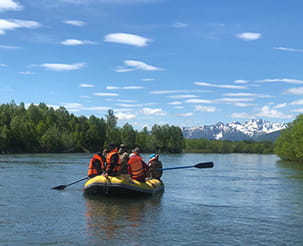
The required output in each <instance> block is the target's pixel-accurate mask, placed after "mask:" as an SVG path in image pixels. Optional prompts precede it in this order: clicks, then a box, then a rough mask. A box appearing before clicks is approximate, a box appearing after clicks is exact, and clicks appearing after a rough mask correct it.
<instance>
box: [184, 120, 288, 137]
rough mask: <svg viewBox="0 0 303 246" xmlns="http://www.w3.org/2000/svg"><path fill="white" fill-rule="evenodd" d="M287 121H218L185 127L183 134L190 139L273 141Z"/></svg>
mask: <svg viewBox="0 0 303 246" xmlns="http://www.w3.org/2000/svg"><path fill="white" fill-rule="evenodd" d="M286 127H287V124H285V123H272V122H270V121H265V120H262V119H260V120H249V121H246V122H244V123H240V122H232V123H227V124H224V123H222V122H218V123H217V124H215V125H204V126H199V127H184V128H183V129H182V131H183V136H184V137H185V138H189V139H196V138H206V139H209V140H230V141H243V140H255V141H258V140H271V141H273V140H274V139H275V138H276V137H277V136H278V135H279V133H280V131H281V130H282V129H285V128H286Z"/></svg>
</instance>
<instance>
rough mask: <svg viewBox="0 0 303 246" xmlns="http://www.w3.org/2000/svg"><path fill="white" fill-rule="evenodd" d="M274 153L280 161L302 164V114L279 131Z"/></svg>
mask: <svg viewBox="0 0 303 246" xmlns="http://www.w3.org/2000/svg"><path fill="white" fill-rule="evenodd" d="M274 151H275V153H276V154H277V155H278V156H279V157H280V158H281V159H282V160H286V161H295V162H303V114H300V115H298V116H297V117H296V119H295V120H294V121H293V122H291V123H289V124H288V127H287V128H286V129H284V130H282V131H281V134H280V136H279V137H278V139H277V140H276V141H275V146H274Z"/></svg>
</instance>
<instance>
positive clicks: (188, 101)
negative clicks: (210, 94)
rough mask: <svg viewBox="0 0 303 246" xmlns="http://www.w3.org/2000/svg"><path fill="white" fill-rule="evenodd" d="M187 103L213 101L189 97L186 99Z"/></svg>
mask: <svg viewBox="0 0 303 246" xmlns="http://www.w3.org/2000/svg"><path fill="white" fill-rule="evenodd" d="M185 102H186V103H208V104H209V103H213V101H211V100H205V99H188V100H186V101H185Z"/></svg>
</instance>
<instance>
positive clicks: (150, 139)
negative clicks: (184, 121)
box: [0, 102, 184, 153]
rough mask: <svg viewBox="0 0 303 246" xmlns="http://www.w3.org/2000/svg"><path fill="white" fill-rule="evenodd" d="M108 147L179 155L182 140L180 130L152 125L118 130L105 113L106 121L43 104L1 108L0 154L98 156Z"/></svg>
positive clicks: (115, 120) (126, 126)
mask: <svg viewBox="0 0 303 246" xmlns="http://www.w3.org/2000/svg"><path fill="white" fill-rule="evenodd" d="M109 143H114V144H120V143H124V144H125V145H127V146H128V147H129V149H132V148H133V147H135V146H139V147H141V149H142V150H143V151H145V152H159V151H161V152H165V153H180V152H182V151H183V149H184V139H183V135H182V131H181V129H180V128H179V127H175V126H169V125H163V126H159V125H154V126H153V127H152V129H151V130H149V129H147V128H144V129H143V130H142V131H136V130H135V129H134V128H133V127H132V126H131V125H130V124H128V123H126V124H125V125H124V126H122V127H118V126H117V117H115V115H114V112H113V110H108V114H107V115H105V119H103V118H97V117H95V116H93V115H92V116H90V117H88V118H87V117H85V116H80V117H77V116H75V115H74V114H70V113H69V112H68V111H67V110H66V109H65V108H64V107H60V108H59V109H54V108H52V107H48V106H47V105H46V104H45V103H40V104H39V105H35V104H31V105H29V106H28V107H25V105H24V103H20V104H19V105H16V104H15V103H14V102H11V103H8V104H2V105H1V106H0V153H62V152H97V151H102V149H103V148H104V147H105V146H106V145H107V144H109Z"/></svg>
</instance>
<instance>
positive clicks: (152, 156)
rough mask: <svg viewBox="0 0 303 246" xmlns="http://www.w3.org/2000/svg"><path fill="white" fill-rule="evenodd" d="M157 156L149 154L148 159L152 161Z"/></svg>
mask: <svg viewBox="0 0 303 246" xmlns="http://www.w3.org/2000/svg"><path fill="white" fill-rule="evenodd" d="M156 156H157V155H156V154H151V155H150V156H149V159H153V158H155V157H156Z"/></svg>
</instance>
